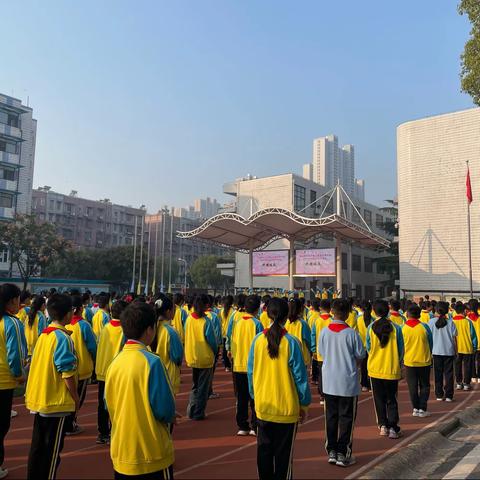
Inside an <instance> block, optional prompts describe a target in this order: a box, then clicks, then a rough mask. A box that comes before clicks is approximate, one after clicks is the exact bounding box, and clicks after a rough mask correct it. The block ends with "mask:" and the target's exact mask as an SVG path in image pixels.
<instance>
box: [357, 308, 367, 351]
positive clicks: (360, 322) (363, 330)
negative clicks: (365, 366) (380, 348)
mask: <svg viewBox="0 0 480 480" xmlns="http://www.w3.org/2000/svg"><path fill="white" fill-rule="evenodd" d="M367 329H368V327H367V325H365V316H364V314H363V312H360V313H359V314H358V317H357V331H358V334H359V335H360V338H361V339H362V344H363V346H364V347H366V345H367Z"/></svg>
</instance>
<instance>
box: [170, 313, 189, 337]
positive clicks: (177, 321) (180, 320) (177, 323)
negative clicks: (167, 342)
mask: <svg viewBox="0 0 480 480" xmlns="http://www.w3.org/2000/svg"><path fill="white" fill-rule="evenodd" d="M187 317H188V314H187V312H186V311H185V310H184V309H183V308H181V307H180V306H178V305H175V314H174V315H173V319H172V327H173V328H174V329H175V330H176V331H177V333H178V336H179V337H180V340H181V342H182V344H183V343H184V342H185V321H186V320H187Z"/></svg>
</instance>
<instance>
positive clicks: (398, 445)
mask: <svg viewBox="0 0 480 480" xmlns="http://www.w3.org/2000/svg"><path fill="white" fill-rule="evenodd" d="M475 393H477V392H475V391H472V392H470V394H469V395H468V396H467V397H466V398H465V399H464V400H463V401H462V402H460V403H459V404H458V405H456V406H455V408H453V409H452V410H451V411H450V412H447V413H445V414H444V415H442V416H441V417H440V418H438V419H437V420H435V421H434V422H431V423H429V424H428V425H425V426H424V427H423V428H421V429H420V430H417V431H416V432H415V433H413V434H412V435H410V436H408V437H406V438H405V439H403V440H402V441H401V442H398V443H396V442H395V446H393V447H392V448H390V450H387V451H386V452H384V453H382V455H380V456H379V457H377V458H375V459H374V460H372V461H371V462H369V463H367V464H366V465H364V466H363V467H362V468H359V469H358V470H355V472H353V473H352V474H351V475H349V476H348V477H346V478H345V480H353V479H356V478H359V477H360V476H361V475H363V474H364V473H365V472H366V471H367V470H370V469H371V468H373V467H374V466H375V465H377V464H378V463H380V462H381V461H383V460H385V459H386V458H387V457H388V456H389V455H391V454H392V453H394V452H395V451H397V450H399V449H400V448H401V447H403V446H404V445H406V444H408V443H410V442H412V441H413V440H414V439H415V438H417V437H419V436H420V435H422V433H423V432H424V431H425V430H427V429H429V428H432V427H434V426H435V425H437V424H438V423H440V422H442V421H443V420H445V419H447V418H448V417H449V416H451V415H452V414H453V413H455V412H457V411H458V410H460V408H462V407H463V405H465V403H467V402H468V401H469V400H470V399H471V398H472V397H473V395H474V394H475Z"/></svg>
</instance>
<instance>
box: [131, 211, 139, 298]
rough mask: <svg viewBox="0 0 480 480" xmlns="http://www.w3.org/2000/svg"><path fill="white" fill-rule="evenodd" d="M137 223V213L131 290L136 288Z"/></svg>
mask: <svg viewBox="0 0 480 480" xmlns="http://www.w3.org/2000/svg"><path fill="white" fill-rule="evenodd" d="M137 224H138V217H137V215H135V230H134V234H133V267H132V284H131V286H130V292H133V291H134V290H135V259H136V257H137Z"/></svg>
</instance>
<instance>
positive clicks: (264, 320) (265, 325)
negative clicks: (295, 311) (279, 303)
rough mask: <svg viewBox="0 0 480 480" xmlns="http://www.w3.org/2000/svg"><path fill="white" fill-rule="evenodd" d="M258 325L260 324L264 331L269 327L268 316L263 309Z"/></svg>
mask: <svg viewBox="0 0 480 480" xmlns="http://www.w3.org/2000/svg"><path fill="white" fill-rule="evenodd" d="M260 323H261V324H262V326H263V328H264V329H265V328H268V327H269V326H270V317H269V316H268V313H267V309H266V308H264V309H263V310H262V313H261V314H260Z"/></svg>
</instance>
